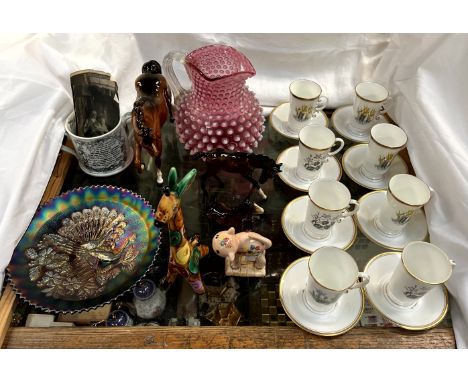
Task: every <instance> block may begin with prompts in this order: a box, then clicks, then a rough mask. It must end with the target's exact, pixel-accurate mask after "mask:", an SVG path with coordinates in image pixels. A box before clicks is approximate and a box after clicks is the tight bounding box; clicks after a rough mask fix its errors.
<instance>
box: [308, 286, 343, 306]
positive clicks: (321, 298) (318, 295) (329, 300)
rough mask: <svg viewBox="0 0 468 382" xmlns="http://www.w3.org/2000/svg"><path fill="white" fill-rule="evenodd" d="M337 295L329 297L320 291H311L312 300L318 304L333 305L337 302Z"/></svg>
mask: <svg viewBox="0 0 468 382" xmlns="http://www.w3.org/2000/svg"><path fill="white" fill-rule="evenodd" d="M338 297H339V295H336V296H330V295H328V294H326V293H324V292H323V291H321V290H320V289H313V290H312V298H313V299H314V300H315V301H317V302H318V303H319V304H333V303H334V302H336V300H338Z"/></svg>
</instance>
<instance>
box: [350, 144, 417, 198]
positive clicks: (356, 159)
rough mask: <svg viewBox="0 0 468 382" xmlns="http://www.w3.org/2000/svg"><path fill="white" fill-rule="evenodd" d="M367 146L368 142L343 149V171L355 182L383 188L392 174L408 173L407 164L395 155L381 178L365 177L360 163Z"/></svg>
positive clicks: (363, 158)
mask: <svg viewBox="0 0 468 382" xmlns="http://www.w3.org/2000/svg"><path fill="white" fill-rule="evenodd" d="M368 148H369V145H368V144H360V145H354V146H351V147H350V148H349V149H348V150H346V151H345V153H344V154H343V157H342V158H341V163H342V165H343V170H344V172H345V173H346V175H348V177H349V178H350V179H352V180H353V181H354V182H355V183H357V184H359V185H360V186H363V187H365V188H369V189H371V190H385V189H386V188H387V186H388V182H389V181H390V179H391V178H392V176H394V175H396V174H407V173H408V166H407V164H406V163H405V161H404V160H403V159H402V158H401V157H400V156H399V155H396V156H395V159H393V161H392V164H391V165H390V167H389V169H388V171H387V172H386V173H385V174H384V175H383V176H382V177H381V178H378V179H371V178H369V177H367V176H366V174H364V173H363V172H362V170H361V168H362V164H363V163H364V160H365V157H366V154H367V151H368Z"/></svg>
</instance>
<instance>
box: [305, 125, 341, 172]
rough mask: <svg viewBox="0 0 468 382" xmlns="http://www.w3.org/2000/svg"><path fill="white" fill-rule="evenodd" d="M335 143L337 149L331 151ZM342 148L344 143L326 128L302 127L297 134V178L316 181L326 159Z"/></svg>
mask: <svg viewBox="0 0 468 382" xmlns="http://www.w3.org/2000/svg"><path fill="white" fill-rule="evenodd" d="M336 143H339V147H338V148H337V149H336V150H333V151H331V148H332V147H333V146H334V145H335V144H336ZM343 146H344V141H343V140H342V139H341V138H336V137H335V134H333V131H331V130H330V129H328V128H326V127H313V126H306V127H303V128H302V129H301V131H300V132H299V154H298V158H297V167H296V174H297V176H298V177H299V178H301V179H303V180H306V181H310V180H314V179H316V178H317V177H318V176H319V173H320V169H321V168H322V165H323V164H324V163H325V162H326V161H327V160H328V157H329V156H331V155H335V154H337V153H339V152H340V151H341V150H342V149H343Z"/></svg>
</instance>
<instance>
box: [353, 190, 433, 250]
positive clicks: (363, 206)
mask: <svg viewBox="0 0 468 382" xmlns="http://www.w3.org/2000/svg"><path fill="white" fill-rule="evenodd" d="M385 203H387V191H373V192H369V193H368V194H366V195H364V196H362V197H361V198H360V199H359V205H360V208H359V211H358V212H357V213H356V215H355V219H356V223H357V225H358V227H359V230H360V231H361V232H362V233H363V234H364V235H365V236H366V237H367V238H368V239H369V240H370V241H372V242H374V243H376V244H378V245H380V246H382V247H384V248H388V249H392V250H396V251H399V250H402V249H403V248H404V247H405V246H406V245H407V244H409V243H410V242H412V241H420V240H426V238H427V233H428V231H427V223H426V216H425V215H424V212H423V211H422V209H419V210H417V211H416V212H415V213H414V215H413V216H412V218H411V220H410V221H409V222H408V224H407V225H406V226H405V228H404V229H403V230H402V231H401V233H399V234H398V235H392V234H389V233H386V232H384V231H382V230H381V229H380V228H379V227H378V226H377V223H376V219H377V216H378V214H379V212H380V210H381V209H382V207H383V206H384V205H385Z"/></svg>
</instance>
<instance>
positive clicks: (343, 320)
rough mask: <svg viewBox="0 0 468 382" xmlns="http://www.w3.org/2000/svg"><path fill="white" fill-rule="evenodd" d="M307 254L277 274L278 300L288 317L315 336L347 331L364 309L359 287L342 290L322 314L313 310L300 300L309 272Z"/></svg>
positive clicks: (362, 294) (362, 296)
mask: <svg viewBox="0 0 468 382" xmlns="http://www.w3.org/2000/svg"><path fill="white" fill-rule="evenodd" d="M308 260H309V257H308V256H306V257H302V258H300V259H298V260H296V261H294V262H293V263H291V264H290V265H289V266H288V267H287V268H286V270H285V271H284V272H283V275H282V276H281V281H280V285H279V295H280V301H281V304H282V305H283V308H284V310H285V312H286V314H287V315H288V317H289V318H290V319H291V320H292V321H293V322H294V323H295V324H296V325H297V326H299V327H300V328H301V329H303V330H305V331H307V332H310V333H313V334H317V335H319V336H337V335H340V334H343V333H346V332H347V331H349V330H351V329H352V328H353V327H354V326H355V325H356V324H357V323H358V322H359V320H360V318H361V315H362V312H363V310H364V293H363V291H362V290H361V289H360V288H356V289H351V290H349V292H348V293H343V295H342V296H341V298H340V299H339V300H338V302H337V304H336V306H335V307H334V308H333V309H332V310H331V311H330V312H328V313H326V314H320V313H316V312H315V311H313V310H311V309H310V308H309V307H308V306H307V305H306V303H305V302H304V295H303V294H304V293H307V292H306V291H305V286H306V282H307V277H308V275H309V269H308Z"/></svg>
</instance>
